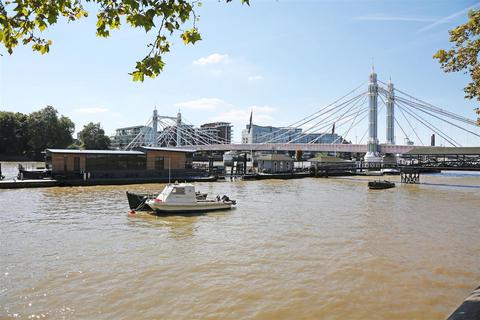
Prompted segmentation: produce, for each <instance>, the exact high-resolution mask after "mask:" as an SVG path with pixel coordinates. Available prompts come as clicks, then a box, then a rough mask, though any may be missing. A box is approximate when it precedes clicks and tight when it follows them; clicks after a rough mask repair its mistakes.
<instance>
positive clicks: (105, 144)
mask: <svg viewBox="0 0 480 320" xmlns="http://www.w3.org/2000/svg"><path fill="white" fill-rule="evenodd" d="M79 138H80V147H81V148H82V149H89V150H105V149H108V148H109V147H110V138H109V137H108V136H106V135H105V131H104V130H103V129H102V127H101V126H100V123H93V122H90V123H88V124H86V125H85V126H83V130H82V131H80V133H79Z"/></svg>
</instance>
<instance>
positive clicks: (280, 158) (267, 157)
mask: <svg viewBox="0 0 480 320" xmlns="http://www.w3.org/2000/svg"><path fill="white" fill-rule="evenodd" d="M258 160H262V161H265V160H266V161H293V159H292V158H291V157H289V156H287V155H284V154H266V155H264V156H261V157H259V158H258Z"/></svg>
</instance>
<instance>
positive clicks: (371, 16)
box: [353, 14, 437, 22]
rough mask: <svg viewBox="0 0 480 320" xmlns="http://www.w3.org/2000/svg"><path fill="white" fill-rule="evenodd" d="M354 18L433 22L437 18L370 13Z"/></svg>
mask: <svg viewBox="0 0 480 320" xmlns="http://www.w3.org/2000/svg"><path fill="white" fill-rule="evenodd" d="M353 20H363V21H399V22H433V21H436V20H437V19H436V18H433V17H414V16H410V17H409V16H388V15H381V14H379V15H368V16H360V17H354V18H353Z"/></svg>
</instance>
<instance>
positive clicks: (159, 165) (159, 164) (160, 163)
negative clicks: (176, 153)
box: [155, 157, 165, 170]
mask: <svg viewBox="0 0 480 320" xmlns="http://www.w3.org/2000/svg"><path fill="white" fill-rule="evenodd" d="M164 168H165V160H164V159H163V157H155V170H163V169H164Z"/></svg>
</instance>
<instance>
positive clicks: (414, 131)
mask: <svg viewBox="0 0 480 320" xmlns="http://www.w3.org/2000/svg"><path fill="white" fill-rule="evenodd" d="M379 97H380V99H382V101H383V103H384V104H385V105H387V104H386V102H385V100H383V96H381V95H379ZM385 99H387V97H385ZM399 110H400V112H401V113H402V115H403V117H404V118H405V120H406V121H407V123H408V125H409V126H410V128H411V129H412V131H413V133H414V134H415V136H416V137H417V138H418V140H419V141H420V143H421V144H422V146H424V145H425V144H424V143H423V141H422V139H421V138H420V136H419V135H418V134H417V131H416V130H415V128H414V127H413V126H412V124H411V123H410V120H408V118H407V116H405V113H404V112H403V110H402V109H399ZM402 131H403V129H402ZM404 133H405V132H404ZM405 135H406V134H405ZM406 136H407V138H408V135H406ZM408 139H410V138H408Z"/></svg>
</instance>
